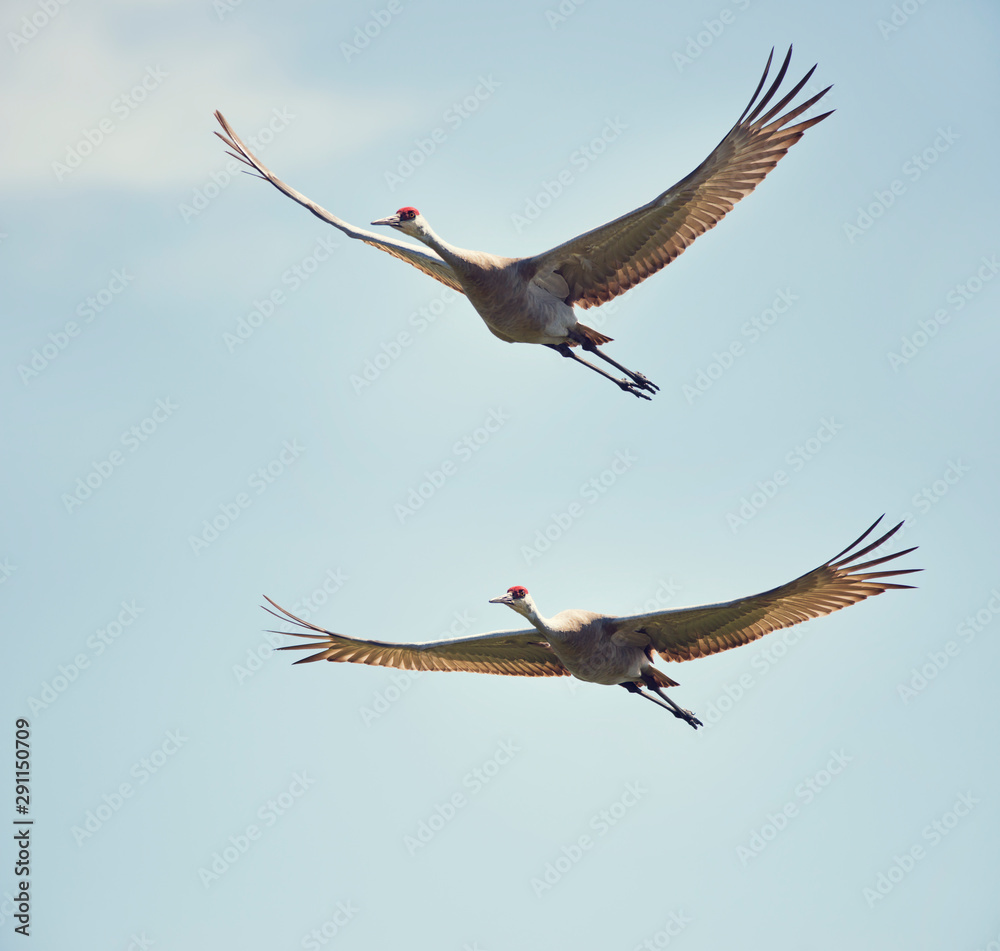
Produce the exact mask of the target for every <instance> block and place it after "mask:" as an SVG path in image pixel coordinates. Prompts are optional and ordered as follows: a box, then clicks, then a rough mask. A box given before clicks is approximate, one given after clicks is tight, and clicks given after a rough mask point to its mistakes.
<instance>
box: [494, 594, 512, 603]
mask: <svg viewBox="0 0 1000 951" xmlns="http://www.w3.org/2000/svg"><path fill="white" fill-rule="evenodd" d="M513 603H514V599H513V598H512V597H511V596H510V595H509V594H505V595H504V596H503V597H500V598H490V604H513Z"/></svg>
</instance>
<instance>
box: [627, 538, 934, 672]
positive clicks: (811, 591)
mask: <svg viewBox="0 0 1000 951" xmlns="http://www.w3.org/2000/svg"><path fill="white" fill-rule="evenodd" d="M880 521H882V519H881V518H879V519H878V520H877V521H876V522H875V523H874V524H873V525H872V526H871V527H870V528H869V529H868V531H866V532H865V533H864V534H863V535H862V536H861V537H860V538H859V539H857V541H855V542H854V543H853V544H851V545H849V546H848V547H847V548H845V549H844V551H842V552H840V554H838V555H835V556H834V557H833V558H831V559H830V560H829V561H828V562H826V563H825V564H823V565H820V566H819V567H818V568H816V569H814V570H813V571H810V572H808V573H807V574H804V575H802V577H800V578H796V579H795V580H794V581H790V582H788V584H784V585H781V586H780V587H777V588H772V589H771V590H770V591H764V592H762V593H761V594H755V595H751V596H750V597H748V598H739V599H737V600H735V601H729V602H726V603H723V604H709V605H704V606H702V607H695V608H677V609H675V610H672V611H663V612H661V613H659V614H647V615H636V616H634V617H628V618H619V619H618V621H617V622H616V625H615V626H616V629H617V630H620V631H623V632H629V631H634V632H638V633H644V634H645V635H646V636H647V637H648V638H649V643H650V645H651V646H652V647H653V648H654V649H655V650H656V651H657V652H658V653H659V654H660V655H661V656H662V657H664V658H665V659H666V660H672V661H681V660H692V659H694V658H696V657H707V656H708V655H709V654H716V653H718V652H719V651H724V650H729V649H730V648H732V647H739V646H740V645H741V644H749V643H750V641H755V640H757V638H759V637H763V636H764V635H765V634H769V633H770V632H771V631H777V630H779V629H781V628H783V627H791V626H792V625H793V624H799V623H800V622H802V621H808V620H809V619H810V618H814V617H821V616H822V615H824V614H830V613H831V612H833V611H839V610H840V609H841V608H846V607H848V605H851V604H857V602H858V601H864V599H865V598H870V597H872V596H873V595H876V594H881V593H882V592H883V591H888V590H890V589H894V588H910V587H912V585H906V584H892V583H889V582H886V581H884V580H883V579H885V578H891V577H894V576H896V575H905V574H910V573H912V572H914V571H920V570H921V569H919V568H906V569H895V570H892V571H867V570H866V569H868V568H874V567H875V566H876V565H881V564H884V563H885V562H888V561H892V560H894V559H896V558H899V557H901V556H903V555H906V554H908V553H909V552H911V551H913V550H914V549H913V548H907V549H906V550H905V551H898V552H894V553H893V554H891V555H885V556H884V557H882V558H876V559H874V560H873V561H866V562H863V563H860V564H858V563H857V560H858V559H859V558H862V557H864V556H865V555H866V554H868V552H870V551H872V550H874V549H875V548H878V547H879V546H880V545H882V544H884V543H885V542H886V541H888V539H889V538H891V537H892V536H893V535H895V534H896V532H898V531H899V529H900V528H901V527H902V524H903V523H902V522H900V523H899V524H898V525H897V526H896V527H895V528H893V529H891V530H890V531H888V532H886V534H885V535H883V536H882V537H881V538H879V539H878V540H876V541H874V542H872V543H871V544H870V545H868V546H866V547H865V548H862V549H861V550H860V551H855V549H856V548H857V546H858V545H860V544H861V542H862V541H864V539H866V538H867V537H868V536H869V535H870V534H871V532H872V531H873V530H874V529H875V526H876V525H878V523H879V522H880Z"/></svg>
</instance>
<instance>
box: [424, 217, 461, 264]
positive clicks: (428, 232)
mask: <svg viewBox="0 0 1000 951" xmlns="http://www.w3.org/2000/svg"><path fill="white" fill-rule="evenodd" d="M418 237H419V238H420V240H421V241H423V243H424V244H426V245H427V247H429V248H433V249H434V250H435V251H437V253H438V254H440V255H441V257H442V258H443V259H444V260H445V261H447V262H448V263H449V264H455V262H456V261H458V262H463V263H464V262H466V261H468V260H469V257H470V255H469V252H468V251H465V250H463V249H462V248H456V247H455V245H453V244H449V243H448V242H447V241H445V240H443V239H442V238H440V237H438V235H437V234H435V232H434V231H433V229H432V228H431V227H430V225H427V224H426V223H425V224H424V234H421V235H418Z"/></svg>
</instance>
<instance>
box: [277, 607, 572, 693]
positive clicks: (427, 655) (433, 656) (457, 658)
mask: <svg viewBox="0 0 1000 951" xmlns="http://www.w3.org/2000/svg"><path fill="white" fill-rule="evenodd" d="M265 597H266V595H265ZM267 601H268V602H269V603H270V604H271V605H272V606H273V607H275V608H276V609H277V610H276V611H272V610H271V609H270V608H266V607H265V608H264V610H265V611H267V612H268V613H270V614H273V615H274V616H275V617H276V618H278V619H279V620H282V621H285V622H291V623H293V624H297V625H298V626H299V627H302V628H305V630H306V631H313V632H316V633H311V634H307V633H305V632H303V631H273V632H272V633H274V634H288V635H289V636H291V637H303V638H307V643H305V644H289V645H288V646H287V647H279V648H278V650H282V651H295V650H299V651H302V650H315V651H318V653H315V654H310V655H309V656H308V657H303V658H302V660H299V661H296V663H297V664H306V663H309V662H310V661H314V660H329V661H338V662H340V663H349V664H370V665H372V666H374V667H399V668H401V669H402V670H464V671H468V672H470V673H476V674H510V675H513V676H521V677H567V676H569V671H568V670H567V669H566V668H565V667H563V665H562V661H560V660H559V658H558V657H556V655H555V654H553V653H552V650H551V648H550V647H549V645H548V643H547V642H546V641H545V640H544V639H542V637H541V636H540V635H539V633H538V631H536V630H535V629H534V628H532V629H531V630H528V631H493V632H491V633H489V634H478V635H476V636H475V637H462V638H457V639H453V640H444V641H427V642H425V643H423V644H389V643H386V642H385V641H363V640H360V639H359V638H355V637H345V636H344V635H343V634H334V633H333V632H332V631H327V630H324V629H323V628H321V627H317V626H316V625H315V624H310V623H309V622H308V621H303V620H302V618H298V617H296V616H295V615H294V614H292V613H291V612H290V611H286V610H285V609H284V608H283V607H281V606H280V605H278V604H275V602H274V601H271V599H270V598H267ZM279 612H280V613H279Z"/></svg>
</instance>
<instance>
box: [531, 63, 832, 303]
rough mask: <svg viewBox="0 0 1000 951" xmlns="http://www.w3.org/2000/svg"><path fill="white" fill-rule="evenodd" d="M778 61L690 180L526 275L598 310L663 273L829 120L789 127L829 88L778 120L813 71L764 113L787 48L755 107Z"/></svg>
mask: <svg viewBox="0 0 1000 951" xmlns="http://www.w3.org/2000/svg"><path fill="white" fill-rule="evenodd" d="M773 56H774V50H773V49H772V50H771V55H770V56H769V57H768V59H767V66H766V67H765V68H764V75H763V76H761V78H760V82H759V83H758V84H757V89H756V90H755V91H754V94H753V96H752V97H751V99H750V103H749V105H747V107H746V109H745V110H744V111H743V115H742V116H740V118H739V121H738V122H737V123H736V125H734V126H733V128H732V129H730V131H729V134H728V135H727V136H726V137H725V138H724V139H723V140H722V141H721V142H720V143H719V144H718V145H717V146H716V147H715V149H714V151H713V152H712V154H711V155H709V157H708V158H707V159H705V161H704V162H702V163H701V165H699V166H698V168H696V169H695V170H694V171H693V172H692V173H691V174H690V175H688V176H687V177H686V178H682V179H681V180H680V181H679V182H678V183H677V184H676V185H674V186H673V187H672V188H668V189H667V190H666V191H665V192H664V193H663V194H662V195H659V196H657V197H656V198H654V199H653V200H652V201H651V202H650V203H649V204H648V205H643V206H642V207H641V208H637V209H636V210H635V211H632V212H630V213H629V214H627V215H623V216H622V217H621V218H617V219H615V220H614V221H612V222H609V223H608V224H606V225H603V226H602V227H600V228H596V229H594V230H593V231H588V232H587V233H586V234H582V235H580V236H579V237H576V238H573V239H572V240H571V241H567V242H566V243H565V244H561V245H559V247H557V248H553V249H552V250H551V251H545V252H543V253H542V254H539V255H536V256H535V257H533V258H527V259H525V261H524V265H525V267H526V268H527V269H528V270H531V269H532V268H535V269H536V270H535V273H537V275H538V279H541V280H546V279H548V276H549V275H551V274H553V273H555V274H559V275H561V276H562V278H563V279H564V280H565V281H566V283H567V285H568V286H569V296H568V297H567V298H566V303H568V304H577V305H578V306H580V307H594V306H596V305H598V304H603V303H605V302H606V301H609V300H611V299H612V298H613V297H617V296H618V295H619V294H622V293H624V292H625V291H627V290H628V289H629V288H630V287H635V285H636V284H638V283H640V282H641V281H644V280H645V279H646V278H647V277H649V276H650V275H651V274H655V273H656V272H657V271H659V270H660V268H663V267H666V266H667V265H668V264H669V263H670V262H671V261H673V259H674V258H676V257H677V256H678V255H679V254H681V252H683V251H684V249H685V248H687V247H688V245H690V244H691V242H692V241H694V239H695V238H697V237H698V236H699V235H702V234H704V233H705V232H706V231H708V229H709V228H714V227H715V226H716V225H717V224H718V223H719V222H720V221H721V220H722V219H723V218H724V217H725V215H726V214H727V213H728V212H730V211H731V210H732V208H733V206H734V205H735V204H736V202H738V201H739V200H740V199H741V198H744V197H745V196H747V195H749V194H750V192H752V191H753V190H754V189H755V188H756V187H757V186H758V185H759V184H760V183H761V182H762V181H763V179H764V176H765V175H767V173H768V172H770V171H771V169H772V168H774V166H775V165H777V164H778V161H779V159H780V158H781V157H782V156H783V155H784V154H785V153H786V152H787V151H788V150H789V148H791V147H792V146H793V145H794V144H795V143H796V142H798V140H799V139H800V138H802V134H803V133H804V132H805V131H806V129H808V128H810V127H811V126H814V125H816V123H817V122H821V121H822V120H823V119H825V118H826V117H827V116H828V115H829V114H830V113H829V112H825V113H823V115H821V116H816V117H814V118H812V119H806V120H804V121H803V122H800V123H798V124H797V125H792V126H789V125H788V123H789V122H791V121H792V120H793V119H795V118H797V117H798V116H800V115H801V114H802V113H803V112H805V111H806V110H807V109H808V108H809V107H810V106H812V105H814V104H815V103H816V102H818V101H819V100H820V99H821V98H822V97H823V96H824V95H826V92H827V90H829V89H830V87H829V86H827V87H826V89H824V90H822V92H819V93H817V94H816V95H815V96H813V97H812V98H811V99H808V100H807V101H806V102H804V103H802V104H801V105H799V106H796V107H795V108H793V109H791V110H790V111H788V112H786V113H785V114H784V115H783V116H780V117H779V118H777V119H776V118H775V116H777V115H778V113H779V112H781V110H782V109H784V108H785V106H787V105H788V103H789V102H791V101H792V99H793V98H794V97H795V96H796V95H797V94H798V92H799V91H800V90H801V89H802V87H803V86H804V85H805V84H806V83H807V82H808V81H809V78H810V77H811V76H812V74H813V70H815V69H816V67H815V66H813V68H812V69H810V70H809V72H808V73H806V74H805V76H803V77H802V79H801V80H799V82H798V83H797V84H796V85H795V87H794V88H793V89H792V90H791V92H789V93H788V94H787V95H785V96H784V97H783V98H782V99H781V100H780V101H779V102H777V103H775V104H774V105H773V106H772V107H771V108H770V109H768V111H767V112H766V113H765V112H764V110H765V109H767V107H768V106H769V105H770V103H771V100H772V99H773V98H774V96H775V94H776V93H777V90H778V87H779V86H780V85H781V81H782V80H783V79H784V78H785V72H786V71H787V69H788V63H789V60H790V59H791V56H792V49H791V47H789V48H788V54H787V55H786V56H785V61H784V62H783V63H782V64H781V69H780V70H779V71H778V76H777V78H776V79H775V80H774V82H773V83H772V85H771V87H770V89H768V90H767V92H766V93H765V94H764V96H763V98H762V99H761V100H760V102H757V96H758V94H759V93H760V91H761V89H762V88H763V86H764V81H765V80H766V79H767V74H768V71H769V70H770V68H771V60H772V58H773ZM755 103H756V105H755ZM751 109H752V110H753V111H751ZM831 111H832V110H831ZM762 113H763V114H762Z"/></svg>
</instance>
